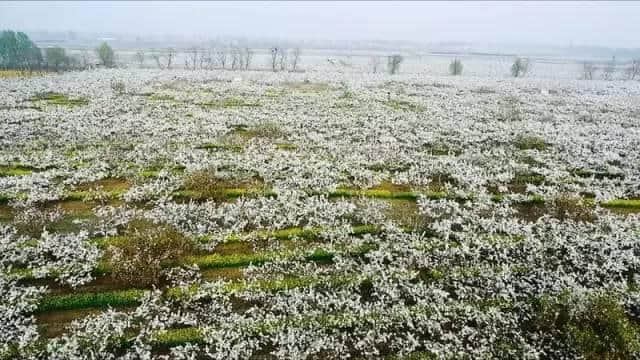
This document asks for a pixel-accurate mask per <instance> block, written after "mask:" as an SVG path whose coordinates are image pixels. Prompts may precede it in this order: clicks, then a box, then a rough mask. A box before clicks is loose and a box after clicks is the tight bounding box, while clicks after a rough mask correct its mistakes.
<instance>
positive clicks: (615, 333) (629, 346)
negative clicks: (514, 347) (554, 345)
mask: <svg viewBox="0 0 640 360" xmlns="http://www.w3.org/2000/svg"><path fill="white" fill-rule="evenodd" d="M572 300H573V301H572ZM533 305H534V315H533V318H532V322H531V325H532V326H531V328H530V329H529V330H533V331H535V332H539V333H542V334H547V335H551V336H553V337H554V338H555V340H556V341H559V342H561V343H564V344H566V345H569V346H571V347H573V349H574V351H577V352H578V353H580V354H581V355H582V356H583V357H584V358H585V359H594V360H595V359H629V358H633V355H634V354H637V353H638V352H639V351H640V332H639V331H638V327H637V326H636V325H634V324H633V323H632V322H631V321H630V320H629V318H628V317H627V315H626V313H625V311H624V309H623V308H622V306H621V305H620V304H618V302H617V301H616V299H615V298H614V297H613V296H611V295H606V294H604V295H594V296H589V297H587V298H582V299H575V298H574V299H572V297H571V295H569V294H568V293H564V294H562V295H560V296H557V297H548V296H544V297H541V298H538V299H536V300H535V301H534V304H533Z"/></svg>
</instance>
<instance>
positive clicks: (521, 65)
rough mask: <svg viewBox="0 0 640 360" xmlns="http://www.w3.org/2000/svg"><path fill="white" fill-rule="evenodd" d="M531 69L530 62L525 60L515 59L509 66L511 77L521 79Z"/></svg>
mask: <svg viewBox="0 0 640 360" xmlns="http://www.w3.org/2000/svg"><path fill="white" fill-rule="evenodd" d="M530 68H531V61H530V60H529V59H527V58H521V57H517V58H516V59H515V60H514V61H513V65H511V76H513V77H516V78H517V77H523V76H525V75H527V73H528V72H529V70H530Z"/></svg>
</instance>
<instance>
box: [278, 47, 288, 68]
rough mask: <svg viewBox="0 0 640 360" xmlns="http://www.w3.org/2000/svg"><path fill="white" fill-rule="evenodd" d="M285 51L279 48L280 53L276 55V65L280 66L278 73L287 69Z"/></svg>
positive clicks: (286, 53)
mask: <svg viewBox="0 0 640 360" xmlns="http://www.w3.org/2000/svg"><path fill="white" fill-rule="evenodd" d="M287 55H288V51H287V49H283V48H280V52H279V53H278V63H279V64H280V71H284V70H286V69H287Z"/></svg>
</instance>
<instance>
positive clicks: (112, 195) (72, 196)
mask: <svg viewBox="0 0 640 360" xmlns="http://www.w3.org/2000/svg"><path fill="white" fill-rule="evenodd" d="M126 192H127V190H111V191H100V192H91V191H68V192H66V193H65V194H64V196H63V198H62V200H71V201H85V200H88V199H91V197H92V194H101V195H102V194H104V196H105V197H106V198H107V199H109V200H117V199H120V198H122V196H123V195H124V194H125V193H126Z"/></svg>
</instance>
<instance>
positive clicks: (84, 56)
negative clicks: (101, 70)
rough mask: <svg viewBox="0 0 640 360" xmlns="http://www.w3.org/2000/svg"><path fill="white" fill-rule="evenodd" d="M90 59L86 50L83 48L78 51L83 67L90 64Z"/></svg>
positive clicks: (85, 67)
mask: <svg viewBox="0 0 640 360" xmlns="http://www.w3.org/2000/svg"><path fill="white" fill-rule="evenodd" d="M90 59H91V57H90V56H89V51H88V50H86V49H85V50H83V51H82V52H81V53H80V64H81V66H82V68H83V69H88V68H89V67H90V66H91V62H90Z"/></svg>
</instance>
